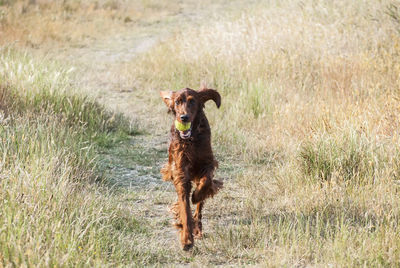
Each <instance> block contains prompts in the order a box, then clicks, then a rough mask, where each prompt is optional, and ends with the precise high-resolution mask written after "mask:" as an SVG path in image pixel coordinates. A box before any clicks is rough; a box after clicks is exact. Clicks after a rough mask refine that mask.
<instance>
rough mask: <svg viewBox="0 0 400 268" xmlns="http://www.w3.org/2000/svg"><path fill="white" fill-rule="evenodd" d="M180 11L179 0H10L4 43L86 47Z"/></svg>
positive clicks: (0, 10) (3, 8) (2, 11)
mask: <svg viewBox="0 0 400 268" xmlns="http://www.w3.org/2000/svg"><path fill="white" fill-rule="evenodd" d="M179 11H180V7H179V5H178V4H177V2H175V1H172V2H161V1H151V0H149V1H147V0H146V1H115V0H104V1H72V0H71V1H51V0H37V1H10V3H9V4H4V5H0V40H1V41H0V42H1V43H0V44H3V45H4V44H9V43H14V42H15V43H16V44H17V45H19V46H22V47H24V46H28V47H29V46H31V47H34V48H42V47H43V46H46V45H47V46H49V45H50V47H51V46H58V47H59V46H65V45H72V46H82V45H84V44H86V43H87V42H90V41H93V40H94V39H101V38H104V37H107V36H110V35H115V34H121V33H122V32H126V31H127V30H132V28H137V27H138V25H141V24H152V23H157V22H158V21H160V20H161V19H163V18H165V17H167V16H172V15H174V14H176V13H177V12H179Z"/></svg>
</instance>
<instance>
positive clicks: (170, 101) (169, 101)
mask: <svg viewBox="0 0 400 268" xmlns="http://www.w3.org/2000/svg"><path fill="white" fill-rule="evenodd" d="M174 95H175V92H173V91H160V96H161V98H162V99H163V101H164V102H165V104H166V105H167V107H168V110H169V111H172V110H173V109H174Z"/></svg>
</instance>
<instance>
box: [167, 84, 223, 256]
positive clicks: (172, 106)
mask: <svg viewBox="0 0 400 268" xmlns="http://www.w3.org/2000/svg"><path fill="white" fill-rule="evenodd" d="M160 94H161V97H162V98H163V100H164V102H165V104H166V105H167V107H168V111H169V112H171V113H173V114H174V117H175V118H174V119H175V120H176V121H178V122H179V123H181V124H182V123H183V124H189V123H190V125H191V126H190V128H189V129H187V130H185V131H180V130H178V129H177V128H176V127H175V124H173V125H172V127H171V136H170V144H169V149H168V156H169V158H168V163H166V164H165V165H164V167H163V168H162V169H161V174H162V176H163V179H164V180H165V181H172V182H173V183H174V185H175V188H176V192H177V194H178V202H176V203H175V204H174V205H173V207H172V209H171V210H172V212H173V213H174V214H175V218H176V219H177V223H176V224H175V225H176V226H177V227H178V228H179V230H180V240H181V243H182V247H183V250H189V249H190V248H192V247H193V243H194V241H193V237H195V238H201V237H202V224H201V216H202V215H201V210H202V208H203V205H204V200H205V199H206V198H208V197H212V196H213V195H215V194H216V193H217V192H218V191H219V189H221V188H222V185H223V183H222V182H221V181H218V180H214V179H213V176H214V170H215V168H216V167H217V166H218V162H217V161H216V160H215V158H214V155H213V152H212V149H211V130H210V125H209V124H208V120H207V118H206V116H205V114H204V111H203V108H204V103H205V102H206V101H208V100H213V101H214V102H215V103H216V104H217V107H218V108H219V106H220V105H221V96H220V95H219V93H218V92H217V91H216V90H213V89H206V88H204V89H201V90H199V91H196V90H193V89H190V88H185V89H182V90H180V91H177V92H173V91H162V92H160ZM179 123H177V124H179ZM192 182H193V183H195V184H196V189H195V191H194V192H193V194H192V203H193V204H197V206H196V211H195V213H194V216H193V218H192V211H191V208H190V193H191V188H192Z"/></svg>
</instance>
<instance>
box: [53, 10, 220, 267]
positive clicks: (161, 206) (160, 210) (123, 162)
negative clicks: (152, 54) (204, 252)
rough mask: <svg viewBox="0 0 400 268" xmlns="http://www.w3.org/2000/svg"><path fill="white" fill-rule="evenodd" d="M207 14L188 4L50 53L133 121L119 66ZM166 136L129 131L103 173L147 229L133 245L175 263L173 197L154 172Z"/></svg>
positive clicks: (86, 87) (121, 201) (162, 154)
mask: <svg viewBox="0 0 400 268" xmlns="http://www.w3.org/2000/svg"><path fill="white" fill-rule="evenodd" d="M210 8H211V9H210V10H212V9H214V10H215V9H221V8H223V5H222V4H221V3H220V4H219V5H215V6H210ZM209 13H210V11H209V10H197V11H196V12H193V11H192V9H191V8H187V9H186V10H183V12H181V13H179V14H176V15H174V16H172V17H168V18H166V19H165V22H164V23H159V24H154V25H146V26H143V27H142V28H140V29H137V28H135V29H133V30H132V31H125V32H123V33H116V34H113V35H110V36H105V37H104V38H103V39H99V40H95V41H94V42H91V43H89V44H87V45H85V46H81V47H70V48H67V49H65V48H63V49H59V50H58V51H52V52H51V54H53V55H52V57H53V58H56V59H58V60H60V61H66V62H67V64H68V65H72V66H74V67H75V68H76V72H75V73H76V74H77V75H76V79H75V81H74V83H75V87H76V88H80V89H82V90H83V91H84V92H85V93H89V94H90V95H92V96H95V97H96V98H97V99H98V100H99V101H100V102H102V103H104V104H105V105H106V106H107V107H108V108H110V109H112V110H114V111H116V112H121V113H124V114H125V115H126V116H127V117H128V118H130V119H131V120H137V116H138V115H135V114H132V112H131V111H132V110H131V109H130V108H129V107H130V106H132V92H133V91H134V90H136V89H134V88H133V85H132V84H131V83H130V82H129V81H128V79H127V78H126V77H125V76H124V74H123V72H121V70H123V69H124V68H126V63H127V62H132V61H133V60H134V58H135V57H136V56H138V55H140V54H142V53H145V52H147V51H149V50H150V49H151V48H152V47H154V46H156V45H157V44H159V43H160V42H161V41H163V40H165V39H167V38H168V37H170V36H171V35H172V34H173V33H174V32H175V31H179V30H180V29H181V28H182V25H184V26H183V27H189V26H194V25H197V24H199V21H202V22H203V23H204V20H203V18H204V17H205V16H209ZM167 139H168V136H167V135H166V133H152V134H148V133H147V134H141V135H136V136H132V137H131V139H130V141H129V142H128V143H124V144H123V145H121V146H117V147H115V148H111V149H110V150H109V151H107V152H105V153H104V160H102V163H103V164H102V165H103V169H104V170H106V171H107V173H108V178H109V181H110V185H112V187H113V188H114V189H117V190H118V191H117V192H116V195H118V197H117V199H119V205H120V206H122V207H124V208H126V211H128V214H130V215H132V216H133V217H134V218H135V219H138V220H139V221H140V222H141V223H142V225H144V226H148V230H149V232H148V233H147V234H146V235H145V236H146V237H145V238H144V237H143V239H144V240H145V241H146V242H143V243H139V244H138V247H139V248H140V247H142V251H143V252H146V254H148V255H149V256H155V257H154V258H157V259H158V258H160V256H162V258H163V259H162V260H163V261H167V260H168V259H169V258H170V261H172V262H176V260H177V257H178V259H180V258H181V257H182V256H180V254H183V253H181V251H180V250H179V247H180V246H179V243H178V239H177V233H176V231H175V230H174V229H173V227H172V226H171V222H172V217H171V215H170V214H169V213H168V206H169V205H170V204H172V203H173V202H174V201H175V198H176V197H175V190H174V188H173V186H172V184H170V183H165V182H163V181H162V180H161V176H160V173H159V170H160V166H161V165H162V162H163V161H165V159H166V156H167V155H166V152H167ZM136 236H137V235H136ZM132 239H135V240H138V239H139V240H140V239H141V238H140V237H139V238H138V237H134V238H132ZM138 250H140V249H138ZM149 251H150V252H149ZM160 252H161V253H162V254H160ZM177 255H178V256H177ZM183 258H186V257H185V256H183Z"/></svg>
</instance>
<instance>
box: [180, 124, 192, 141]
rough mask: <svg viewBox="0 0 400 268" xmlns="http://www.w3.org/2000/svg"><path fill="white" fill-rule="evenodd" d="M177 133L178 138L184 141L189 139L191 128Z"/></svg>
mask: <svg viewBox="0 0 400 268" xmlns="http://www.w3.org/2000/svg"><path fill="white" fill-rule="evenodd" d="M178 131H179V136H181V138H182V139H184V140H186V139H189V138H190V136H191V135H192V127H190V128H189V129H188V130H185V131H180V130H178Z"/></svg>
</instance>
